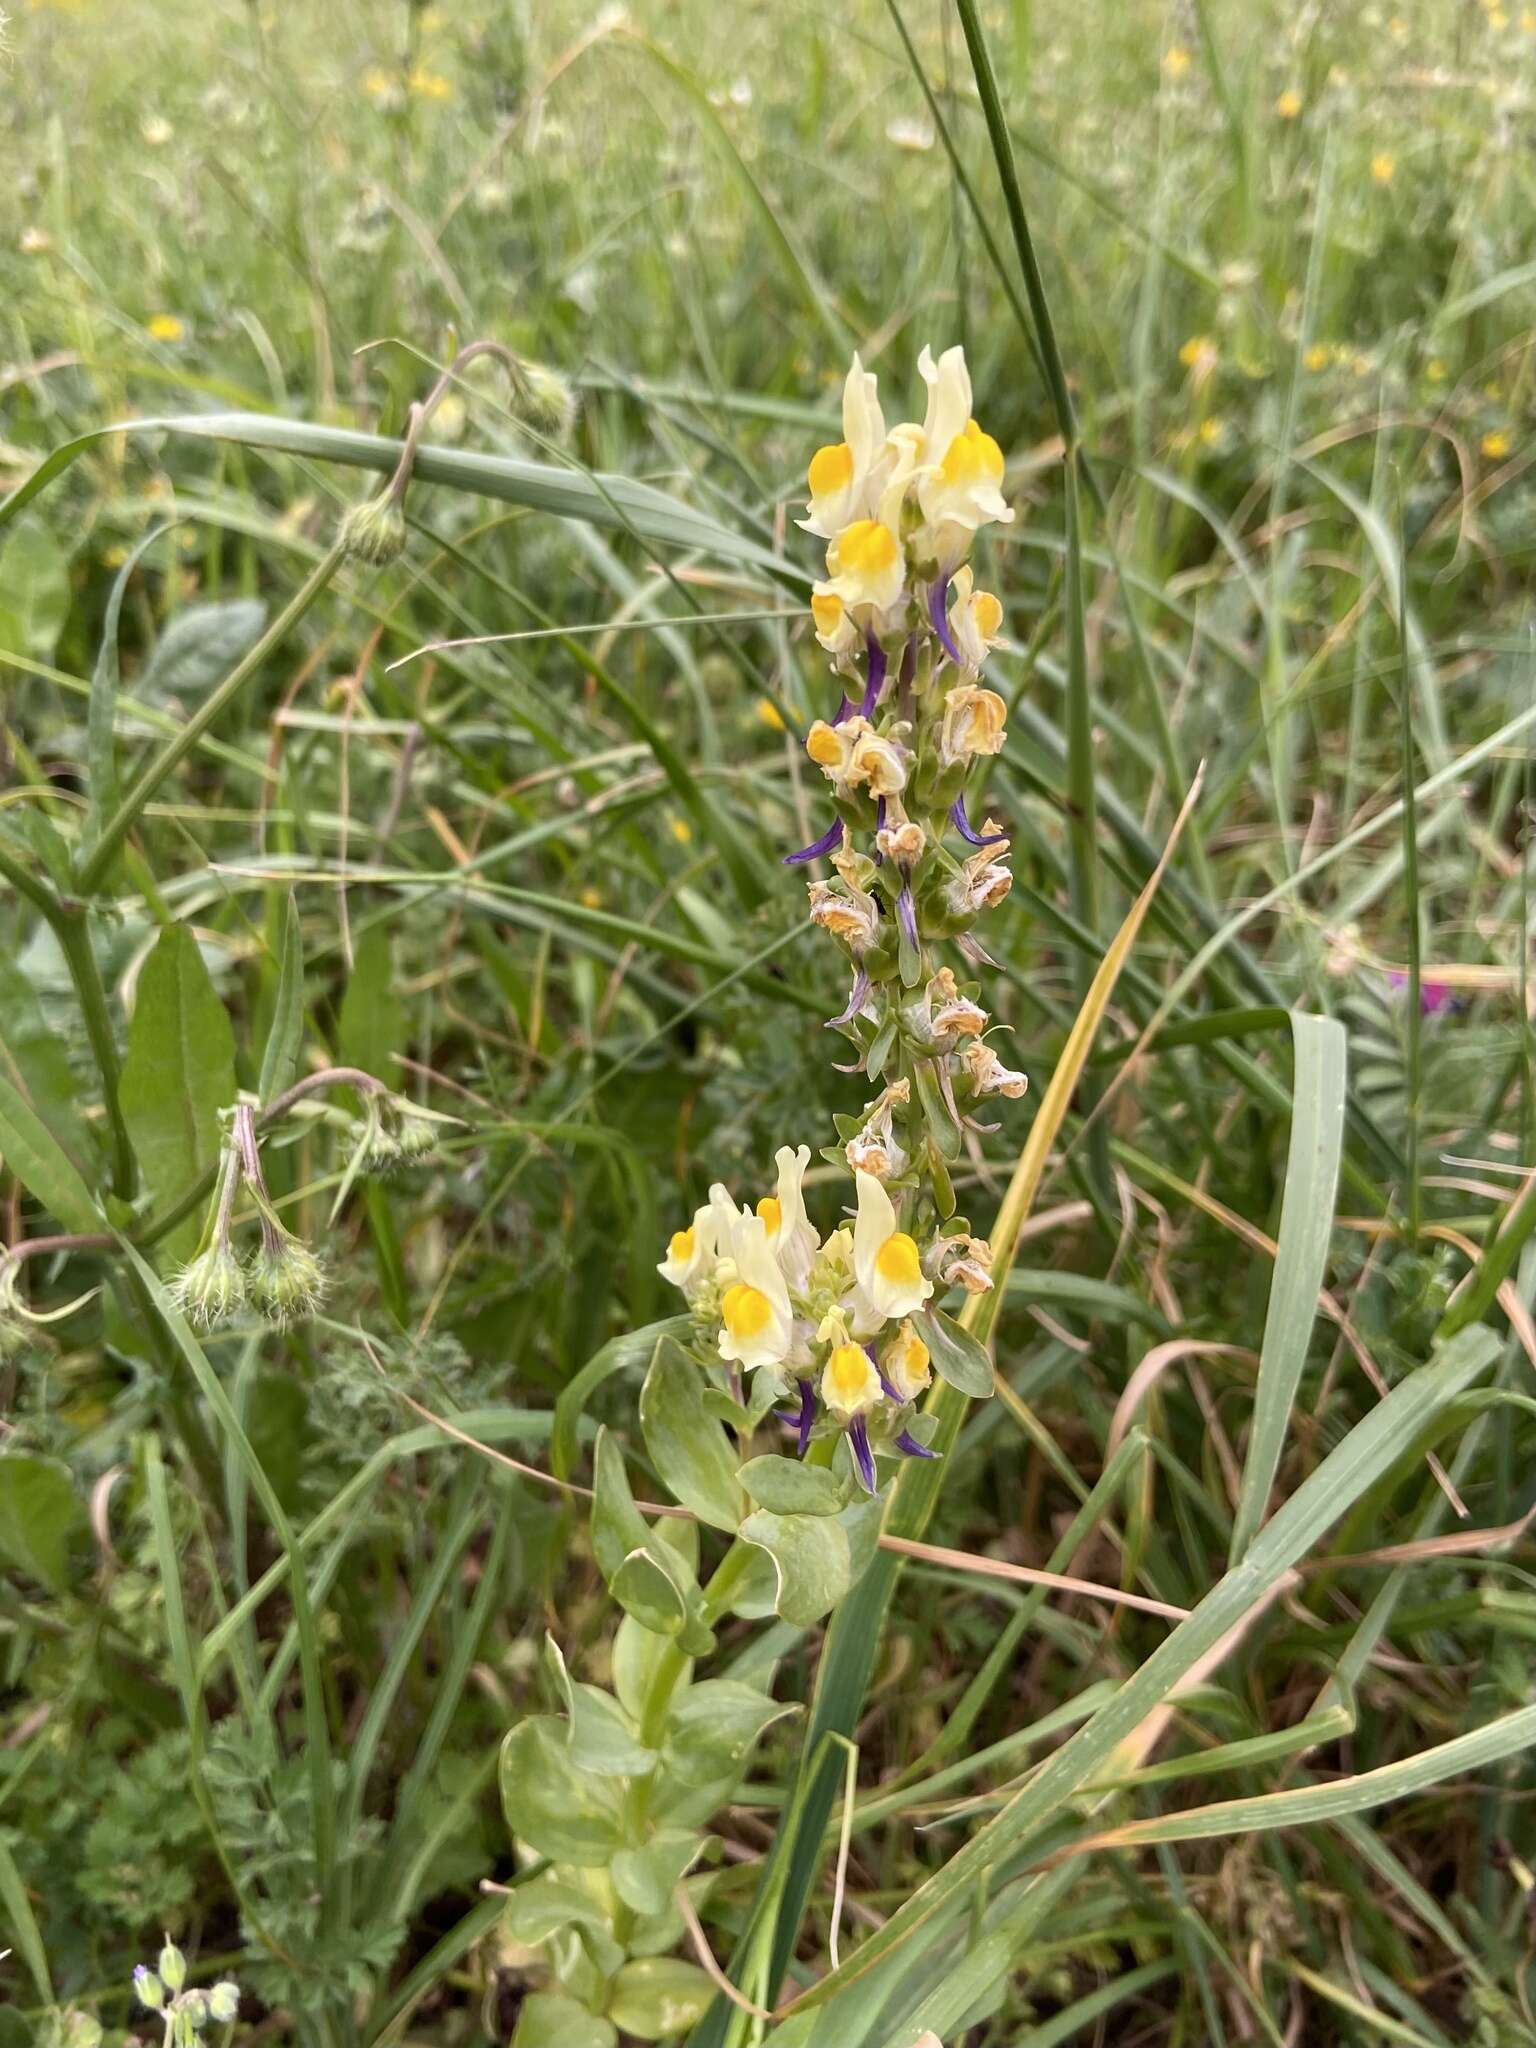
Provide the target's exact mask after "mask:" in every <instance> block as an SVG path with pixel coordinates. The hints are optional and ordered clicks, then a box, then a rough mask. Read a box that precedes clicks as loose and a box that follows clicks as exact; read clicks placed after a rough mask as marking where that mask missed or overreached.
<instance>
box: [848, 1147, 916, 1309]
mask: <svg viewBox="0 0 1536 2048" xmlns="http://www.w3.org/2000/svg"><path fill="white" fill-rule="evenodd" d="M854 1179H855V1181H856V1184H857V1186H858V1191H859V1213H858V1216H857V1219H856V1220H855V1222H854V1226H853V1270H854V1273H855V1274H856V1276H857V1278H858V1283H859V1289H860V1292H861V1293H862V1294H863V1296H864V1297H865V1299H866V1301H867V1302H868V1303H869V1305H870V1306H871V1308H873V1309H875V1310H876V1311H877V1312H878V1313H879V1314H880V1316H881V1317H882V1318H885V1319H889V1318H891V1317H894V1316H906V1315H910V1314H911V1313H912V1311H913V1310H914V1309H917V1308H921V1307H922V1305H923V1303H924V1302H925V1301H927V1299H928V1298H929V1296H930V1295H931V1294H932V1293H933V1282H932V1281H931V1280H929V1279H927V1278H926V1277H925V1276H924V1273H923V1268H922V1261H921V1259H920V1258H919V1256H918V1250H917V1246H916V1244H914V1242H913V1241H912V1239H911V1238H910V1237H909V1236H908V1235H907V1233H906V1231H904V1230H900V1229H898V1228H897V1223H896V1209H895V1205H894V1204H893V1203H892V1201H891V1198H890V1196H889V1195H888V1194H887V1193H886V1191H885V1189H884V1187H883V1186H882V1185H881V1183H880V1182H879V1181H878V1180H876V1179H875V1177H874V1175H873V1174H869V1173H859V1174H856V1175H855V1176H854Z"/></svg>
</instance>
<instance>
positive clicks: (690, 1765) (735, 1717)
mask: <svg viewBox="0 0 1536 2048" xmlns="http://www.w3.org/2000/svg"><path fill="white" fill-rule="evenodd" d="M799 1711H800V1709H799V1707H798V1706H796V1705H795V1704H794V1702H792V1701H790V1702H786V1703H783V1704H781V1703H780V1702H779V1701H778V1700H773V1699H770V1698H769V1697H768V1695H767V1693H765V1692H759V1691H758V1690H757V1687H756V1686H754V1685H743V1684H742V1683H741V1682H740V1681H739V1680H738V1679H734V1678H707V1679H704V1680H702V1681H701V1682H700V1683H699V1684H697V1685H693V1686H690V1687H689V1689H688V1691H687V1692H686V1693H685V1694H684V1695H683V1697H682V1699H681V1700H679V1701H678V1703H677V1705H676V1706H675V1707H674V1709H673V1711H672V1713H671V1715H670V1717H669V1718H668V1722H667V1733H666V1739H665V1743H664V1745H663V1755H664V1757H665V1761H666V1768H667V1770H668V1772H670V1773H672V1774H674V1775H675V1776H677V1777H679V1778H681V1779H683V1780H684V1782H685V1783H687V1784H690V1785H708V1784H712V1783H713V1782H714V1781H715V1780H716V1779H718V1778H732V1779H734V1778H736V1777H739V1776H740V1774H741V1771H742V1769H743V1767H744V1765H745V1763H746V1759H747V1757H748V1755H749V1753H750V1751H751V1749H752V1746H753V1744H754V1743H755V1742H756V1741H757V1739H758V1737H759V1736H760V1735H761V1734H762V1733H763V1730H764V1729H765V1728H768V1727H771V1726H772V1724H773V1723H774V1722H775V1721H782V1720H783V1719H784V1717H785V1716H786V1715H787V1714H797V1713H799Z"/></svg>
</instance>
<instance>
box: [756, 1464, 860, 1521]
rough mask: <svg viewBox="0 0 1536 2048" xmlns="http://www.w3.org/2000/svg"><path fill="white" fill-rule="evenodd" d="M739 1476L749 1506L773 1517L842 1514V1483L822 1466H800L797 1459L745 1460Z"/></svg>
mask: <svg viewBox="0 0 1536 2048" xmlns="http://www.w3.org/2000/svg"><path fill="white" fill-rule="evenodd" d="M739 1476H740V1479H741V1483H742V1485H743V1486H744V1487H745V1488H746V1490H747V1493H748V1494H749V1495H750V1496H751V1499H752V1501H753V1503H754V1504H755V1505H756V1506H757V1507H760V1508H768V1509H769V1510H770V1511H771V1512H772V1513H773V1514H776V1515H835V1514H838V1513H840V1512H841V1510H842V1506H843V1500H844V1497H845V1494H844V1488H843V1485H842V1482H841V1481H840V1480H838V1479H836V1478H835V1477H834V1476H833V1474H832V1473H830V1472H829V1471H828V1470H827V1469H826V1467H825V1466H823V1465H803V1464H801V1462H800V1460H799V1459H798V1458H778V1457H773V1456H769V1457H765V1458H749V1459H748V1460H747V1462H746V1464H745V1465H743V1466H742V1468H741V1472H740V1475H739Z"/></svg>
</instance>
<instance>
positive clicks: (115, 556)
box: [101, 541, 128, 569]
mask: <svg viewBox="0 0 1536 2048" xmlns="http://www.w3.org/2000/svg"><path fill="white" fill-rule="evenodd" d="M127 559H128V550H127V549H126V548H125V547H124V546H123V544H122V542H121V541H114V543H113V544H112V546H111V547H109V548H103V549H102V551H101V566H102V567H103V568H104V569H121V567H122V566H123V564H124V562H126V561H127Z"/></svg>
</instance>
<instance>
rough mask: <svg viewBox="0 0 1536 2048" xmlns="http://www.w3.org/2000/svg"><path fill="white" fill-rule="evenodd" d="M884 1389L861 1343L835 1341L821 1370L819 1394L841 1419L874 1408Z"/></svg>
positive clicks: (850, 1419)
mask: <svg viewBox="0 0 1536 2048" xmlns="http://www.w3.org/2000/svg"><path fill="white" fill-rule="evenodd" d="M883 1392H884V1389H883V1388H882V1387H881V1385H880V1375H879V1373H878V1372H877V1371H876V1370H875V1368H874V1366H873V1365H872V1364H871V1363H870V1360H869V1353H868V1352H867V1351H866V1350H865V1349H864V1347H863V1345H862V1344H838V1345H836V1346H835V1347H834V1348H833V1350H832V1352H831V1354H830V1355H829V1357H828V1359H827V1362H826V1364H825V1366H824V1367H823V1368H822V1374H821V1398H822V1400H823V1401H824V1402H825V1404H826V1406H827V1407H828V1408H829V1409H830V1410H831V1411H832V1413H833V1414H834V1415H835V1416H836V1417H837V1418H838V1420H839V1421H840V1422H851V1421H852V1420H853V1418H854V1417H855V1416H856V1415H867V1414H868V1413H869V1411H870V1409H871V1408H877V1407H878V1406H879V1405H880V1400H881V1397H882V1395H883Z"/></svg>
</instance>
